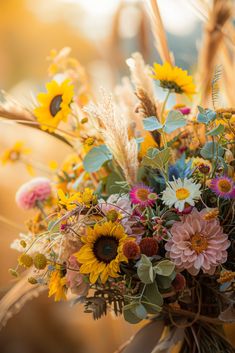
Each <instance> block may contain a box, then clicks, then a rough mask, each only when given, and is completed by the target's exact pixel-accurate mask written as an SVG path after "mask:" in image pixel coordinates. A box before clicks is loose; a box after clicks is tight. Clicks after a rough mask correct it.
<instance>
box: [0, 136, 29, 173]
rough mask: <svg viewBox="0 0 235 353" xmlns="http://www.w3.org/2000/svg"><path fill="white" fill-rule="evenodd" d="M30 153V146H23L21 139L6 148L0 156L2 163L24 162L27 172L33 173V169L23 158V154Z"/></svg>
mask: <svg viewBox="0 0 235 353" xmlns="http://www.w3.org/2000/svg"><path fill="white" fill-rule="evenodd" d="M30 153H31V150H30V148H27V147H24V142H23V141H17V142H16V143H15V144H14V145H13V147H11V148H8V149H7V150H5V151H4V152H3V154H2V156H1V158H0V160H1V161H2V164H3V165H4V164H7V163H15V162H18V161H21V162H23V163H24V164H25V166H26V169H27V171H28V172H29V174H30V175H34V169H33V167H32V165H31V164H30V163H29V162H28V161H26V160H24V158H23V157H24V155H28V154H30Z"/></svg>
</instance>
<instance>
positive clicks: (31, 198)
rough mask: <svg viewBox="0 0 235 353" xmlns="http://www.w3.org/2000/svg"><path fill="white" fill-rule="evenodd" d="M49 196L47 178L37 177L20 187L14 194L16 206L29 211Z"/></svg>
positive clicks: (49, 186) (49, 183)
mask: <svg viewBox="0 0 235 353" xmlns="http://www.w3.org/2000/svg"><path fill="white" fill-rule="evenodd" d="M50 195H51V182H50V180H49V179H47V178H43V177H38V178H34V179H32V180H30V181H29V182H27V183H25V184H23V185H21V187H20V188H19V189H18V191H17V193H16V203H17V205H18V206H19V207H20V208H22V209H24V210H29V209H30V208H34V207H36V205H37V202H38V201H39V202H43V201H45V200H46V199H48V197H49V196H50Z"/></svg>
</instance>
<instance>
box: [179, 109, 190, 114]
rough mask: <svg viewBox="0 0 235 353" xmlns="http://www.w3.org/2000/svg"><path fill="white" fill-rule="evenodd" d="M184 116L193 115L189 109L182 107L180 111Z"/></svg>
mask: <svg viewBox="0 0 235 353" xmlns="http://www.w3.org/2000/svg"><path fill="white" fill-rule="evenodd" d="M178 110H179V111H180V112H181V113H182V114H183V115H189V114H190V113H191V109H190V108H189V107H182V108H179V109H178Z"/></svg>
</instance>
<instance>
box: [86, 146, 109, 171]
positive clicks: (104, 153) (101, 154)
mask: <svg viewBox="0 0 235 353" xmlns="http://www.w3.org/2000/svg"><path fill="white" fill-rule="evenodd" d="M110 159H112V154H111V152H110V151H109V149H108V148H107V146H105V145H100V146H96V147H93V148H92V149H91V150H90V151H89V152H88V153H87V155H86V156H85V158H84V160H83V166H84V169H85V170H86V171H87V172H89V173H93V172H96V171H97V170H99V169H100V168H101V167H102V165H103V164H104V163H105V162H107V161H109V160H110Z"/></svg>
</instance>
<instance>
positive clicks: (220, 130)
mask: <svg viewBox="0 0 235 353" xmlns="http://www.w3.org/2000/svg"><path fill="white" fill-rule="evenodd" d="M224 129H225V127H224V125H222V124H219V125H218V126H216V127H215V128H214V129H213V130H211V131H209V132H207V135H209V136H218V135H220V134H222V133H223V132H224Z"/></svg>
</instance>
